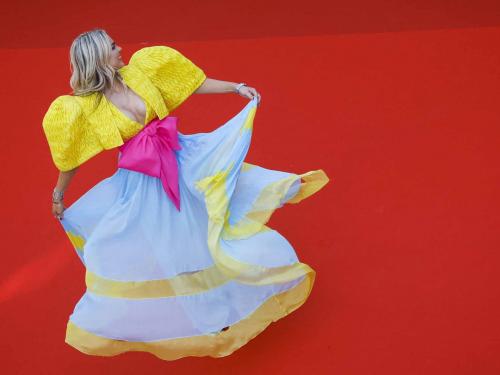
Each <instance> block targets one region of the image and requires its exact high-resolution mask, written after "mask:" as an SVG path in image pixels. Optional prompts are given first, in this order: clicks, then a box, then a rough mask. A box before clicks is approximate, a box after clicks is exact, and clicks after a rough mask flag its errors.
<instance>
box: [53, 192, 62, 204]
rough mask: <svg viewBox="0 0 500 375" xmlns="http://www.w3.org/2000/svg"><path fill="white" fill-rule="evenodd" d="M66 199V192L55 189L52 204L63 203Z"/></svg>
mask: <svg viewBox="0 0 500 375" xmlns="http://www.w3.org/2000/svg"><path fill="white" fill-rule="evenodd" d="M63 198H64V191H57V190H56V189H55V188H54V191H53V192H52V203H56V202H54V201H62V200H63Z"/></svg>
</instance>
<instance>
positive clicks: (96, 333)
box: [60, 99, 329, 360]
mask: <svg viewBox="0 0 500 375" xmlns="http://www.w3.org/2000/svg"><path fill="white" fill-rule="evenodd" d="M256 109H257V100H256V99H253V100H251V101H249V103H248V104H247V105H246V106H245V107H244V108H243V109H242V110H241V111H240V112H239V113H238V114H237V115H236V116H234V117H233V118H231V119H230V120H229V121H227V122H226V123H225V124H223V125H221V126H219V127H217V128H216V129H215V130H213V131H212V132H208V133H196V134H182V133H181V132H178V137H179V144H180V145H181V149H180V150H177V151H175V156H176V159H177V163H178V166H179V171H178V176H179V192H180V211H178V210H177V209H176V207H175V206H174V204H173V202H172V200H170V199H169V198H168V197H167V195H166V194H165V191H164V189H163V187H162V184H161V181H160V179H159V178H155V177H152V176H149V175H146V174H143V173H140V172H137V171H133V170H128V169H125V168H117V170H116V172H115V173H114V174H113V175H112V176H110V177H108V178H106V179H104V180H102V181H100V182H99V183H97V184H96V185H95V186H94V187H92V188H91V189H90V190H88V191H87V192H86V193H85V194H84V195H82V196H81V197H80V198H79V199H78V200H76V201H75V202H74V203H73V204H72V205H71V206H69V207H68V208H67V209H66V211H65V214H64V218H63V219H62V220H61V221H60V222H61V225H62V227H63V228H64V230H65V232H66V234H67V235H68V237H69V239H70V241H71V243H72V244H73V245H74V248H75V250H76V253H77V255H78V256H79V257H80V259H81V261H82V262H83V264H84V266H85V269H86V274H85V283H86V287H87V289H86V291H85V293H84V294H83V296H82V297H81V299H80V300H79V301H78V302H77V304H76V306H75V308H74V311H73V313H72V314H71V315H70V317H69V320H68V324H67V330H66V342H67V343H68V344H69V345H71V346H73V347H74V348H76V349H78V350H79V351H81V352H83V353H86V354H90V355H98V356H113V355H117V354H120V353H123V352H127V351H144V352H149V353H151V354H153V355H155V356H157V357H158V358H161V359H163V360H175V359H179V358H182V357H187V356H211V357H223V356H227V355H229V354H231V353H233V352H234V351H235V350H237V349H238V348H240V347H241V346H243V345H245V344H246V343H247V342H248V341H250V340H251V339H252V338H253V337H255V336H257V335H258V334H259V333H260V332H262V331H263V330H264V329H265V328H266V327H267V326H268V325H269V324H270V323H271V322H275V321H277V320H278V319H280V318H282V317H284V316H286V315H288V314H289V313H291V312H292V311H294V310H295V309H297V308H298V307H299V306H301V305H302V304H303V303H304V302H305V301H306V299H307V298H308V296H309V294H310V293H311V289H312V287H313V284H314V279H315V271H314V270H313V269H312V268H311V267H310V266H308V265H307V264H305V263H302V262H300V261H299V259H298V257H297V254H296V252H295V250H294V248H293V246H292V245H291V244H290V243H289V242H288V241H287V239H286V238H285V237H283V236H282V235H281V234H279V233H278V232H277V231H275V230H273V229H271V228H270V227H268V226H267V225H266V222H267V221H268V220H269V218H270V217H271V215H272V213H273V212H274V210H276V209H277V208H279V207H282V206H283V205H284V204H285V203H298V202H300V201H301V200H302V199H304V198H307V197H309V196H310V195H312V194H314V193H316V192H317V191H318V190H320V189H321V188H322V187H323V186H325V185H326V184H327V182H328V181H329V179H328V177H327V175H326V174H325V172H324V171H323V170H321V169H319V170H313V171H309V172H306V173H303V174H295V173H290V172H283V171H276V170H271V169H266V168H263V167H260V166H258V165H253V164H250V163H248V162H245V161H244V159H245V156H246V154H247V152H248V149H249V146H250V141H251V134H252V128H253V121H254V116H255V113H256ZM225 327H229V329H224V328H225Z"/></svg>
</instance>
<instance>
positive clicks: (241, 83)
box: [234, 82, 247, 94]
mask: <svg viewBox="0 0 500 375" xmlns="http://www.w3.org/2000/svg"><path fill="white" fill-rule="evenodd" d="M243 86H247V84H246V83H245V82H240V83H238V84H237V85H235V86H234V92H235V93H237V94H239V93H240V89H241V88H242V87H243Z"/></svg>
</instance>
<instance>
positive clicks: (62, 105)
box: [42, 46, 206, 171]
mask: <svg viewBox="0 0 500 375" xmlns="http://www.w3.org/2000/svg"><path fill="white" fill-rule="evenodd" d="M119 72H120V74H121V76H122V77H123V80H124V82H125V83H126V84H127V86H128V87H130V88H131V89H132V90H133V91H134V92H135V93H137V94H138V95H139V96H140V97H141V98H142V99H143V100H144V103H145V105H146V123H147V122H149V121H150V120H151V119H153V118H155V117H158V118H159V119H163V118H165V117H166V116H168V115H169V113H170V112H171V111H173V110H174V109H175V108H177V107H178V106H179V105H180V104H181V103H182V102H184V101H185V100H186V99H187V98H188V97H189V96H190V95H191V94H192V93H193V92H194V91H195V90H196V89H197V88H198V87H199V86H200V85H201V84H202V83H203V81H205V79H206V75H205V73H204V72H203V70H202V69H200V68H199V67H198V66H196V65H195V64H194V63H193V62H192V61H191V60H189V59H188V58H187V57H185V56H184V55H182V54H181V53H180V52H179V51H177V50H175V49H173V48H171V47H167V46H152V47H145V48H142V49H140V50H138V51H136V52H135V53H134V54H133V55H132V57H131V58H130V61H129V63H128V65H125V66H123V67H122V68H120V69H119ZM42 126H43V131H44V133H45V136H46V138H47V141H48V144H49V148H50V153H51V156H52V160H53V161H54V164H55V166H56V167H57V169H59V170H60V171H68V170H71V169H74V168H76V167H78V166H80V165H81V164H82V163H84V162H85V161H87V160H88V159H90V158H91V157H93V156H95V155H96V154H98V153H100V152H101V151H103V150H109V149H112V148H115V147H118V146H120V145H122V144H124V142H125V141H126V140H127V139H128V138H131V137H132V136H134V135H135V134H137V133H138V132H139V131H140V130H141V129H142V127H143V125H142V124H140V123H138V122H136V121H134V120H132V119H130V118H128V117H127V116H126V115H125V114H123V113H121V112H119V111H118V110H117V108H116V107H114V105H113V104H112V103H109V101H108V99H107V98H106V97H105V96H104V95H103V94H102V93H98V92H95V93H92V94H90V95H86V96H76V95H61V96H59V97H57V98H56V99H55V100H54V101H53V102H52V103H51V104H50V106H49V108H48V110H47V112H46V113H45V115H44V117H43V121H42Z"/></svg>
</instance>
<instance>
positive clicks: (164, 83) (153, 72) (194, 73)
mask: <svg viewBox="0 0 500 375" xmlns="http://www.w3.org/2000/svg"><path fill="white" fill-rule="evenodd" d="M129 65H134V66H136V67H138V68H139V69H140V70H141V71H142V72H143V73H144V74H146V76H148V78H149V79H150V80H151V82H152V83H153V84H154V85H155V86H156V87H157V88H158V90H159V91H160V93H161V95H162V97H163V99H164V100H165V103H166V104H167V107H168V110H169V112H171V111H173V110H174V109H175V108H177V107H178V106H179V105H180V104H182V102H184V101H185V100H186V99H187V98H188V97H189V96H190V95H191V94H192V93H193V92H194V91H195V90H196V89H197V88H198V87H199V86H200V85H201V84H202V83H203V81H205V79H206V78H207V77H206V75H205V73H204V71H203V70H202V69H200V68H199V67H198V66H196V65H195V64H194V63H193V62H192V61H191V60H189V59H188V58H187V57H185V56H184V55H183V54H182V53H180V52H179V51H177V50H175V49H173V48H171V47H167V46H153V47H145V48H142V49H140V50H139V51H137V52H135V53H134V54H133V55H132V57H131V58H130V61H129Z"/></svg>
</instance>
